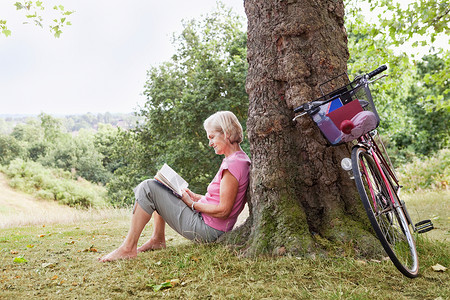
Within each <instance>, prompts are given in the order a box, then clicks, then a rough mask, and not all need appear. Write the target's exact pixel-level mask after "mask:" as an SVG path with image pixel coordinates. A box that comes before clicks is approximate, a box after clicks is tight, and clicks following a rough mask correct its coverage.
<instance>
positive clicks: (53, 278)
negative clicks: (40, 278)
mask: <svg viewBox="0 0 450 300" xmlns="http://www.w3.org/2000/svg"><path fill="white" fill-rule="evenodd" d="M50 279H51V280H55V279H58V275H54V276H53V277H52V278H50Z"/></svg>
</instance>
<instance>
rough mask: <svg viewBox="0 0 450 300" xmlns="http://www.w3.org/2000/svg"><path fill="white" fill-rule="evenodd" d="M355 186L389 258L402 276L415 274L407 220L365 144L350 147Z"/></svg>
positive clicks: (414, 253) (413, 253) (394, 194)
mask: <svg viewBox="0 0 450 300" xmlns="http://www.w3.org/2000/svg"><path fill="white" fill-rule="evenodd" d="M352 169H353V175H354V177H355V183H356V187H357V189H358V192H359V195H360V196H361V200H362V202H363V205H364V208H365V210H366V213H367V216H368V217H369V220H370V223H371V224H372V227H373V229H374V230H375V233H376V235H377V237H378V239H379V240H380V242H381V245H382V246H383V248H384V250H385V251H386V253H387V254H388V256H389V257H390V259H391V261H392V262H393V263H394V265H395V266H396V267H397V269H398V270H399V271H400V272H402V274H404V275H405V276H408V277H410V278H414V277H417V275H418V273H419V260H418V256H417V251H416V245H415V243H414V238H413V235H412V234H411V230H410V226H409V224H408V220H407V219H406V217H405V214H404V213H403V210H402V207H401V204H400V201H399V199H398V196H397V194H396V192H395V191H394V190H393V189H391V194H392V196H393V199H391V197H390V194H389V190H388V189H389V188H390V187H388V185H389V183H388V182H386V181H385V180H383V176H382V173H381V172H382V171H381V170H380V168H378V167H377V164H376V163H375V160H374V159H373V157H372V154H370V153H369V152H368V151H367V149H366V148H364V147H360V146H359V147H355V148H353V150H352Z"/></svg>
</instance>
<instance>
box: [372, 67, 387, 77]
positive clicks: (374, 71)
mask: <svg viewBox="0 0 450 300" xmlns="http://www.w3.org/2000/svg"><path fill="white" fill-rule="evenodd" d="M386 70H387V67H386V65H382V66H379V67H378V68H376V69H375V70H373V71H372V72H370V73H369V74H367V76H368V77H369V79H370V78H372V77H374V76H376V75H378V74H380V73H381V72H383V71H386Z"/></svg>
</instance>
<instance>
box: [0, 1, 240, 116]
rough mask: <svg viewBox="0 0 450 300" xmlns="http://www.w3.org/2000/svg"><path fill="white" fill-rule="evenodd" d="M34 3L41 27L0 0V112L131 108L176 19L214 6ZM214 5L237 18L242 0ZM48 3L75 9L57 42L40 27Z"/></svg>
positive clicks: (166, 49)
mask: <svg viewBox="0 0 450 300" xmlns="http://www.w3.org/2000/svg"><path fill="white" fill-rule="evenodd" d="M41 1H42V2H43V3H44V6H45V7H46V10H44V12H43V13H42V16H43V17H44V28H42V29H41V28H40V27H36V26H34V25H32V24H28V25H24V24H22V23H23V22H24V21H26V18H25V17H24V12H22V11H16V8H15V6H14V3H15V2H16V0H1V1H0V19H3V20H7V25H8V27H9V29H10V30H11V31H12V34H11V36H9V37H5V36H4V35H1V36H0V115H2V114H39V113H46V114H53V115H61V114H62V115H70V114H83V113H87V112H91V113H105V112H111V113H128V112H134V111H136V110H137V109H138V107H139V106H142V105H143V104H144V103H145V97H144V96H143V95H142V93H143V90H144V85H145V81H146V75H147V70H149V69H150V68H151V67H152V66H158V65H159V64H160V63H162V62H164V61H169V60H170V57H171V56H172V54H174V53H175V50H174V48H173V46H172V43H171V37H172V34H173V33H175V34H176V33H180V32H181V30H182V28H183V26H182V20H191V19H194V18H195V19H197V18H199V17H200V16H201V15H205V14H208V13H210V12H212V11H214V10H215V9H216V2H215V1H214V0H189V1H187V0H165V1H157V0H128V1H111V0H95V1H90V0H41ZM222 2H223V3H224V4H225V5H226V6H227V7H231V8H232V9H233V11H234V12H236V13H237V14H239V15H242V16H243V17H245V13H244V7H243V0H222ZM55 4H62V5H64V7H65V8H66V9H69V10H74V11H75V13H74V14H73V15H71V16H70V17H69V18H70V21H71V23H72V25H71V26H68V27H66V28H65V29H63V33H62V35H61V37H60V38H59V39H58V38H55V37H53V35H52V33H50V31H49V29H48V24H50V23H51V20H52V19H53V17H54V15H52V13H53V12H52V11H53V10H52V7H53V6H54V5H55ZM244 23H245V21H244Z"/></svg>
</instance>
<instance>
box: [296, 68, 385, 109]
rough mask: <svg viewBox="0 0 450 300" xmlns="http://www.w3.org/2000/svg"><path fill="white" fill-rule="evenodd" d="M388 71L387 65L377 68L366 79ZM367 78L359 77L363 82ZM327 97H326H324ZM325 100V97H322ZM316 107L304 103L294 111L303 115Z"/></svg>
mask: <svg viewBox="0 0 450 300" xmlns="http://www.w3.org/2000/svg"><path fill="white" fill-rule="evenodd" d="M386 70H387V66H386V65H381V66H379V67H378V68H376V69H375V70H373V71H372V72H369V73H368V74H367V75H366V76H367V77H366V78H368V79H370V78H372V77H374V76H376V75H378V74H380V73H381V72H384V71H386ZM364 77H365V76H362V77H359V79H360V80H361V79H363V78H364ZM356 81H357V80H356V79H355V82H356ZM324 97H325V96H324ZM322 98H323V97H322ZM313 107H314V105H311V102H310V103H304V104H302V105H300V106H299V107H297V108H295V109H294V113H296V114H297V113H301V112H305V111H308V110H310V109H311V108H313Z"/></svg>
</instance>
